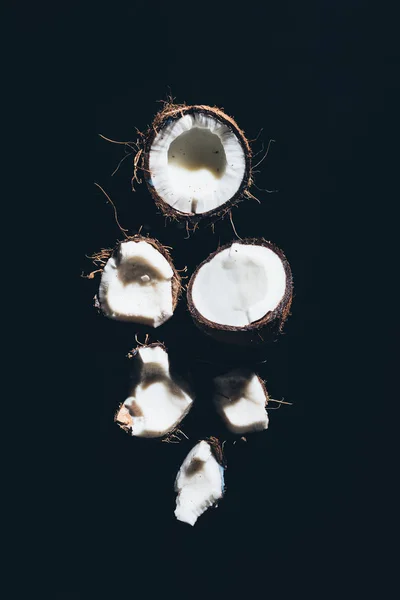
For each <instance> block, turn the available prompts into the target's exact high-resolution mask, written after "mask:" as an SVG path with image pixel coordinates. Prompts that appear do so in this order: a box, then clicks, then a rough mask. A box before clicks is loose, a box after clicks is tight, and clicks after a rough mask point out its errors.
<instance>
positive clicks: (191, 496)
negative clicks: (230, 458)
mask: <svg viewBox="0 0 400 600" xmlns="http://www.w3.org/2000/svg"><path fill="white" fill-rule="evenodd" d="M175 491H176V492H178V496H177V498H176V509H175V516H176V518H177V519H178V521H183V522H184V523H189V525H194V524H195V523H196V521H197V519H198V518H199V517H200V515H202V514H203V513H204V512H205V511H206V510H207V508H209V507H210V506H212V505H213V504H215V502H217V500H219V499H220V498H222V495H223V493H224V471H223V468H222V467H221V466H220V465H219V464H218V462H217V460H216V459H215V457H214V455H213V453H212V451H211V447H210V445H209V444H208V442H205V441H204V440H203V441H201V442H199V443H198V444H197V445H196V446H195V447H194V448H193V449H192V450H191V451H190V452H189V454H188V455H187V457H186V458H185V460H184V461H183V463H182V466H181V468H180V469H179V472H178V475H177V478H176V481H175Z"/></svg>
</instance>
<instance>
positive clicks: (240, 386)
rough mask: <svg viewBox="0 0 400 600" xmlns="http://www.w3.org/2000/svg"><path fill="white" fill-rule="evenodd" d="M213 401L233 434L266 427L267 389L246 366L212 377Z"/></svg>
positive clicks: (260, 429) (241, 433)
mask: <svg viewBox="0 0 400 600" xmlns="http://www.w3.org/2000/svg"><path fill="white" fill-rule="evenodd" d="M213 383H214V403H215V406H216V409H217V411H218V413H219V414H220V415H221V417H222V419H223V421H224V422H225V424H226V426H227V428H228V429H229V430H230V431H231V432H232V433H236V434H240V435H243V434H244V433H252V432H254V431H262V430H264V429H267V428H268V414H267V411H266V410H265V408H266V406H267V404H268V393H267V390H266V388H265V384H264V382H263V380H262V379H261V378H260V377H259V376H258V375H257V374H256V373H254V372H253V371H250V370H249V369H235V370H234V371H230V372H229V373H225V374H224V375H220V376H219V377H215V378H214V381H213Z"/></svg>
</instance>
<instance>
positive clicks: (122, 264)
mask: <svg viewBox="0 0 400 600" xmlns="http://www.w3.org/2000/svg"><path fill="white" fill-rule="evenodd" d="M173 276H174V272H173V270H172V268H171V265H170V264H169V262H168V261H167V259H166V258H165V257H164V256H163V255H162V254H161V252H159V251H158V250H156V248H154V246H152V245H151V244H149V243H147V242H145V241H139V242H134V241H127V242H123V243H122V244H121V246H120V251H119V259H117V258H115V257H113V256H112V257H111V258H110V259H109V260H108V261H107V264H106V265H105V267H104V270H103V273H102V276H101V282H100V290H99V299H100V304H101V308H102V310H103V311H104V313H105V314H106V315H107V316H109V317H111V318H113V319H117V320H121V321H133V322H135V323H142V324H144V325H151V326H152V327H158V326H159V325H162V323H165V321H167V320H168V319H169V318H170V317H171V316H172V314H173V297H172V279H173Z"/></svg>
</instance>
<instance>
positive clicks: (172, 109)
mask: <svg viewBox="0 0 400 600" xmlns="http://www.w3.org/2000/svg"><path fill="white" fill-rule="evenodd" d="M195 112H198V113H205V114H208V115H209V116H212V117H213V118H215V119H216V120H218V121H220V122H221V123H224V125H226V126H228V127H229V128H230V129H231V130H233V132H234V133H235V135H236V137H237V138H238V140H239V142H240V144H241V146H242V149H243V152H244V157H245V172H244V175H243V178H242V182H241V184H240V186H239V188H238V190H237V191H236V192H235V194H234V195H233V196H232V197H231V198H230V199H229V200H227V201H226V202H224V203H223V204H221V205H220V206H217V207H216V208H214V209H212V210H209V211H207V212H204V213H198V214H196V213H185V212H182V211H180V210H177V209H175V208H173V207H172V206H171V205H170V204H168V203H167V202H165V200H164V199H163V198H162V197H161V196H160V195H159V194H158V192H157V191H156V189H155V187H154V186H153V185H152V183H151V179H152V178H151V173H150V168H149V167H150V165H149V161H150V149H151V146H152V144H153V142H154V139H155V137H156V135H158V133H159V132H160V131H161V130H162V129H163V128H164V127H166V125H167V124H168V123H169V122H170V120H176V119H179V118H181V117H183V116H184V115H185V114H191V113H195ZM251 158H252V151H251V148H250V144H249V142H248V140H247V138H246V136H245V135H244V132H243V131H242V129H240V127H239V126H238V124H237V123H236V121H235V120H234V119H233V118H232V117H230V116H229V115H227V114H226V113H224V112H223V111H222V110H221V109H220V108H218V107H212V106H208V105H203V104H193V105H190V106H185V105H167V106H166V107H165V108H164V109H163V110H162V111H160V112H159V113H157V115H156V117H155V119H154V121H153V125H152V127H151V128H150V129H149V131H148V132H147V135H146V137H145V142H144V152H143V175H144V179H145V181H146V185H147V187H148V189H149V192H150V194H151V196H152V198H153V200H154V202H155V204H156V206H157V207H158V208H159V209H160V210H161V212H162V213H163V214H164V215H165V216H167V217H171V218H174V219H176V220H187V221H190V222H193V223H195V222H198V221H200V220H202V219H207V218H214V217H219V216H220V215H222V214H225V213H226V212H228V211H229V210H230V209H231V208H233V206H236V205H237V204H238V203H239V202H241V201H242V200H244V198H245V193H246V191H247V190H248V189H249V187H250V186H251V183H252V170H251Z"/></svg>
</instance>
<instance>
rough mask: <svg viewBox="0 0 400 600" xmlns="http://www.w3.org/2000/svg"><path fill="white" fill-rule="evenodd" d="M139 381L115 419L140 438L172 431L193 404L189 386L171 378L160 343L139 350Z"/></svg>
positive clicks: (136, 357)
mask: <svg viewBox="0 0 400 600" xmlns="http://www.w3.org/2000/svg"><path fill="white" fill-rule="evenodd" d="M135 360H137V361H139V364H138V382H137V383H136V384H135V386H134V388H133V389H132V391H131V393H130V395H129V397H128V398H127V399H126V400H125V401H124V402H123V404H122V406H121V408H120V409H119V411H118V413H117V415H116V417H115V420H116V422H117V423H118V424H119V425H120V426H121V427H122V428H123V429H125V430H126V431H128V433H130V434H131V435H133V436H137V437H146V438H154V437H162V436H164V435H166V434H167V433H170V432H171V431H173V430H174V429H175V428H176V427H177V426H178V425H179V423H180V422H181V421H182V419H183V418H184V417H185V416H186V415H187V413H188V412H189V410H190V408H191V407H192V403H193V399H194V396H193V394H192V393H191V391H190V390H189V387H188V385H187V384H186V382H184V381H183V380H181V379H179V380H178V379H177V378H176V376H174V377H172V375H171V372H170V366H169V358H168V354H167V352H166V350H165V349H164V348H163V347H162V346H160V345H154V346H144V347H142V348H140V349H139V350H137V354H136V356H135Z"/></svg>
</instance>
